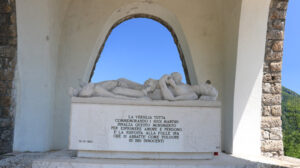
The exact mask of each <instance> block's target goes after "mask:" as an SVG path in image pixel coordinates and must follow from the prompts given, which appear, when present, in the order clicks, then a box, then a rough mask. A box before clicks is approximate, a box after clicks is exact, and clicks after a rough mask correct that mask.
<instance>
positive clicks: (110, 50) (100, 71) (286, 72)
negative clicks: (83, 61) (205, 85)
mask: <svg viewBox="0 0 300 168" xmlns="http://www.w3.org/2000/svg"><path fill="white" fill-rule="evenodd" d="M299 40H300V0H290V1H289V6H288V11H287V19H286V27H285V39H284V55H283V65H282V85H283V86H285V87H287V88H289V89H292V90H294V91H296V92H297V93H300V52H299V51H298V49H299V47H300V42H299ZM175 71H177V72H180V73H181V74H182V75H183V78H184V79H183V81H184V82H185V77H184V72H183V68H182V65H181V60H180V57H179V53H178V51H177V47H176V45H175V43H174V41H173V37H172V35H171V33H170V32H169V31H168V30H167V29H166V28H165V27H164V26H163V25H161V24H160V23H158V22H156V21H154V20H151V19H146V18H136V19H130V20H127V21H125V22H123V23H121V24H120V25H118V26H117V27H116V28H114V29H113V31H112V33H111V34H110V36H109V37H108V39H107V41H106V44H105V47H104V49H103V51H102V53H101V56H100V59H99V61H98V62H97V65H96V69H95V72H94V76H93V78H92V82H99V81H103V80H112V79H118V78H121V77H125V78H127V79H130V80H133V81H136V82H139V83H143V82H144V81H145V80H147V79H148V78H149V77H151V78H154V79H159V78H160V77H161V76H162V75H163V74H166V73H171V72H175Z"/></svg>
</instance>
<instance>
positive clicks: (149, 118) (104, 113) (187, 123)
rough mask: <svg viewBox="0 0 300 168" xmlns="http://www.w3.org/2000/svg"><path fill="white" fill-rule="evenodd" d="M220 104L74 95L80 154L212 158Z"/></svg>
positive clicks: (75, 145)
mask: <svg viewBox="0 0 300 168" xmlns="http://www.w3.org/2000/svg"><path fill="white" fill-rule="evenodd" d="M220 115H221V114H220V103H219V102H215V101H205V102H202V101H198V100H197V101H178V102H169V101H144V100H115V99H109V98H100V97H96V98H77V97H74V98H72V105H71V126H70V144H69V148H70V149H71V150H78V151H79V152H78V156H79V157H89V158H90V157H96V158H131V159H142V158H144V159H145V158H147V159H211V158H212V157H213V153H214V152H220V134H221V130H220V124H221V121H220V118H221V116H220Z"/></svg>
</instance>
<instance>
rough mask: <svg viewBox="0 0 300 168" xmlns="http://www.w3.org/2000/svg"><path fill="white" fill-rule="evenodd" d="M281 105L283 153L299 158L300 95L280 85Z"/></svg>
mask: <svg viewBox="0 0 300 168" xmlns="http://www.w3.org/2000/svg"><path fill="white" fill-rule="evenodd" d="M281 106H282V129H283V144H284V153H285V155H286V156H292V157H297V158H300V95H299V94H297V93H296V92H294V91H292V90H290V89H287V88H285V87H282V105H281Z"/></svg>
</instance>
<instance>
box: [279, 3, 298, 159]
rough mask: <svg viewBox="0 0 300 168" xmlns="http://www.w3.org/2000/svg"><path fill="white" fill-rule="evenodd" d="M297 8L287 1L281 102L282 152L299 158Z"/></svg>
mask: <svg viewBox="0 0 300 168" xmlns="http://www.w3.org/2000/svg"><path fill="white" fill-rule="evenodd" d="M299 8H300V2H299V1H290V2H289V8H288V10H287V15H286V25H285V38H284V41H283V43H284V52H283V58H282V102H281V107H282V117H281V118H282V131H283V145H284V154H285V155H286V156H291V157H297V158H300V78H299V72H300V67H299V62H300V57H299V54H298V45H299V43H298V39H299V38H300V34H299V30H298V29H299V16H300V11H299Z"/></svg>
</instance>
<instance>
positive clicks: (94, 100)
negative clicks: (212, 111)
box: [72, 97, 221, 107]
mask: <svg viewBox="0 0 300 168" xmlns="http://www.w3.org/2000/svg"><path fill="white" fill-rule="evenodd" d="M72 103H89V104H118V105H146V106H179V107H220V106H221V102H219V101H201V100H187V101H168V100H153V101H148V100H142V99H133V100H128V99H114V98H106V97H88V98H82V97H72Z"/></svg>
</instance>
